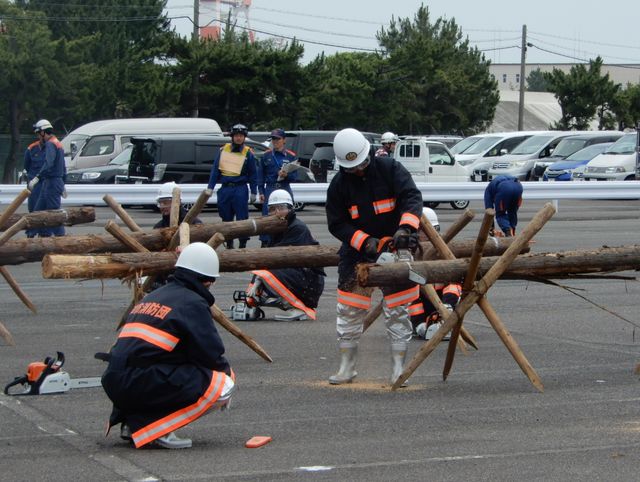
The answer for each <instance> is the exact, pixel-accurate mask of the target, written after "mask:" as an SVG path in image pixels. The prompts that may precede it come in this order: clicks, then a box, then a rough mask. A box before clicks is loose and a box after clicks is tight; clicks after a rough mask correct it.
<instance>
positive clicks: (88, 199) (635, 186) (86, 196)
mask: <svg viewBox="0 0 640 482" xmlns="http://www.w3.org/2000/svg"><path fill="white" fill-rule="evenodd" d="M522 184H523V185H524V193H523V197H524V198H525V199H542V200H544V199H548V200H556V201H557V200H560V199H640V181H600V182H597V181H567V182H523V183H522ZM417 186H418V189H420V191H421V192H422V197H423V199H424V200H425V201H443V202H444V201H457V200H470V201H473V200H481V199H483V198H484V190H485V188H486V186H487V183H486V182H434V183H425V182H421V183H417ZM158 187H159V185H158V184H68V185H67V193H68V196H67V198H66V199H63V200H62V203H63V204H64V205H66V206H74V205H75V206H81V205H96V206H100V205H105V203H104V201H103V200H102V197H103V196H104V195H105V194H111V195H112V196H113V197H114V198H115V199H116V201H118V202H119V203H120V204H131V205H139V204H155V203H156V195H157V193H158ZM291 187H292V189H293V194H294V197H295V199H296V201H300V202H304V203H320V204H321V203H324V202H325V201H326V199H327V188H328V187H329V184H326V183H317V184H314V183H294V184H292V185H291ZM24 188H25V184H0V205H6V204H9V203H11V202H12V201H13V200H14V199H15V197H16V196H17V195H18V193H19V192H20V191H22V190H23V189H24ZM180 188H181V189H182V200H183V202H193V201H195V200H196V199H197V197H198V195H199V194H200V193H201V192H202V190H203V189H205V188H206V185H205V184H181V185H180ZM208 204H216V195H215V193H214V194H213V196H212V197H211V199H209V203H208Z"/></svg>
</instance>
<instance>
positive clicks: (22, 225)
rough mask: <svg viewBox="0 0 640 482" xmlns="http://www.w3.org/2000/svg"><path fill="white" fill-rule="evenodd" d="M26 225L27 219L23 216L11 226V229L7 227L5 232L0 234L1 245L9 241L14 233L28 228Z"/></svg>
mask: <svg viewBox="0 0 640 482" xmlns="http://www.w3.org/2000/svg"><path fill="white" fill-rule="evenodd" d="M26 227H27V220H26V219H25V218H21V219H20V220H18V222H16V224H14V225H13V226H11V227H9V229H7V230H6V231H5V232H4V233H2V234H0V246H2V245H3V244H4V243H6V242H7V241H9V240H10V239H11V238H12V237H13V235H14V234H16V233H18V232H20V231H22V230H23V229H26Z"/></svg>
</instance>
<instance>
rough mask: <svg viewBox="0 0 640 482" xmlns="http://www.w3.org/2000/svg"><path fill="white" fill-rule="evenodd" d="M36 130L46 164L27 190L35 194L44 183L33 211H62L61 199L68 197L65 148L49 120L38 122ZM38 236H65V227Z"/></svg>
mask: <svg viewBox="0 0 640 482" xmlns="http://www.w3.org/2000/svg"><path fill="white" fill-rule="evenodd" d="M34 130H35V132H36V134H38V136H39V137H40V140H41V142H42V143H43V145H44V162H43V164H42V167H41V168H40V170H39V171H38V173H37V174H36V175H35V176H34V177H33V178H32V179H31V180H30V181H29V184H27V188H28V189H29V191H31V192H32V193H33V192H34V189H35V188H36V186H37V185H38V184H39V183H40V182H41V183H42V186H41V187H40V193H39V194H38V197H37V199H36V202H35V205H34V206H33V210H34V211H46V210H49V209H60V204H61V199H60V198H61V197H67V194H66V191H65V187H64V178H65V176H66V175H67V169H66V167H65V164H64V147H63V146H62V144H61V143H60V141H59V140H58V139H57V138H56V136H54V135H53V126H52V125H51V122H49V121H48V120H46V119H42V120H39V121H38V122H36V124H35V125H34ZM38 234H39V235H40V236H41V237H43V238H46V237H49V236H64V226H55V227H48V228H40V229H39V230H38Z"/></svg>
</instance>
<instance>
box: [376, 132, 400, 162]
mask: <svg viewBox="0 0 640 482" xmlns="http://www.w3.org/2000/svg"><path fill="white" fill-rule="evenodd" d="M397 142H398V136H397V135H395V134H394V133H393V132H385V133H384V134H382V136H381V137H380V144H382V147H381V148H380V149H378V150H377V151H376V156H377V157H387V156H388V157H393V153H394V152H395V150H396V143H397Z"/></svg>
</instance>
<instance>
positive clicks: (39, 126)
mask: <svg viewBox="0 0 640 482" xmlns="http://www.w3.org/2000/svg"><path fill="white" fill-rule="evenodd" d="M47 129H53V126H52V125H51V122H49V121H48V120H47V119H40V120H39V121H38V122H36V123H35V124H33V132H35V133H36V134H37V133H38V132H40V131H44V130H47Z"/></svg>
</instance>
